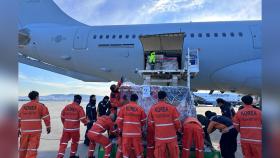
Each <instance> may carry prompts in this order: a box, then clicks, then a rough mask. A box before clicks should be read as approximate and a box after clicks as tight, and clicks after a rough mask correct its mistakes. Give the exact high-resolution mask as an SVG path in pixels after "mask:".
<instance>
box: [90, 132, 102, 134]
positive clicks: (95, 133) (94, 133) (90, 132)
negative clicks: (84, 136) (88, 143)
mask: <svg viewBox="0 0 280 158" xmlns="http://www.w3.org/2000/svg"><path fill="white" fill-rule="evenodd" d="M89 132H90V133H94V134H101V133H98V132H95V131H89Z"/></svg>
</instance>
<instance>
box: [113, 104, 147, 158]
mask: <svg viewBox="0 0 280 158" xmlns="http://www.w3.org/2000/svg"><path fill="white" fill-rule="evenodd" d="M146 120H147V116H146V114H145V111H144V110H143V109H142V107H141V106H139V105H137V103H135V102H129V103H128V104H126V105H124V106H123V107H122V108H121V109H120V111H119V113H118V118H117V125H118V127H119V128H120V130H121V132H122V151H123V156H124V157H129V155H130V151H131V149H132V147H133V148H134V152H135V154H136V157H137V158H139V157H140V158H141V157H142V152H143V147H142V139H141V138H142V129H141V128H142V127H143V126H144V125H145V124H146Z"/></svg>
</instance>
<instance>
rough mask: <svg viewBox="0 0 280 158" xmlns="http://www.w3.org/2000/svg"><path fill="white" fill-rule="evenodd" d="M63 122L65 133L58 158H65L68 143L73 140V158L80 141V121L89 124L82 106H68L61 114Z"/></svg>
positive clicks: (73, 104)
mask: <svg viewBox="0 0 280 158" xmlns="http://www.w3.org/2000/svg"><path fill="white" fill-rule="evenodd" d="M61 121H62V124H63V133H62V137H61V139H60V147H59V151H58V155H57V157H58V158H61V157H64V153H65V150H66V148H67V144H68V141H70V140H71V139H72V144H71V153H70V155H71V156H75V155H76V152H77V150H78V144H79V141H80V121H81V122H82V123H84V124H87V123H88V120H87V119H86V116H85V112H84V109H83V107H82V106H80V105H79V104H78V103H75V102H73V103H72V104H69V105H67V106H66V107H65V108H64V109H63V110H62V112H61Z"/></svg>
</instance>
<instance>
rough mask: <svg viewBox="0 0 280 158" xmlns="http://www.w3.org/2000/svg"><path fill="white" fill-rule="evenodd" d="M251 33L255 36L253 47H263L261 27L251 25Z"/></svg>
mask: <svg viewBox="0 0 280 158" xmlns="http://www.w3.org/2000/svg"><path fill="white" fill-rule="evenodd" d="M251 33H252V38H253V47H254V48H255V49H261V48H262V41H261V27H260V26H251Z"/></svg>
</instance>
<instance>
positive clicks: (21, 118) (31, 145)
mask: <svg viewBox="0 0 280 158" xmlns="http://www.w3.org/2000/svg"><path fill="white" fill-rule="evenodd" d="M42 119H43V120H44V122H45V125H46V127H47V128H50V115H49V110H48V108H47V107H46V106H45V105H44V104H41V103H39V102H37V101H35V100H33V101H30V102H28V103H26V104H24V105H23V106H22V107H21V108H20V110H19V112H18V126H19V130H20V131H21V137H20V146H19V158H36V157H37V149H38V147H39V144H40V136H41V133H42V123H41V122H42Z"/></svg>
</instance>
